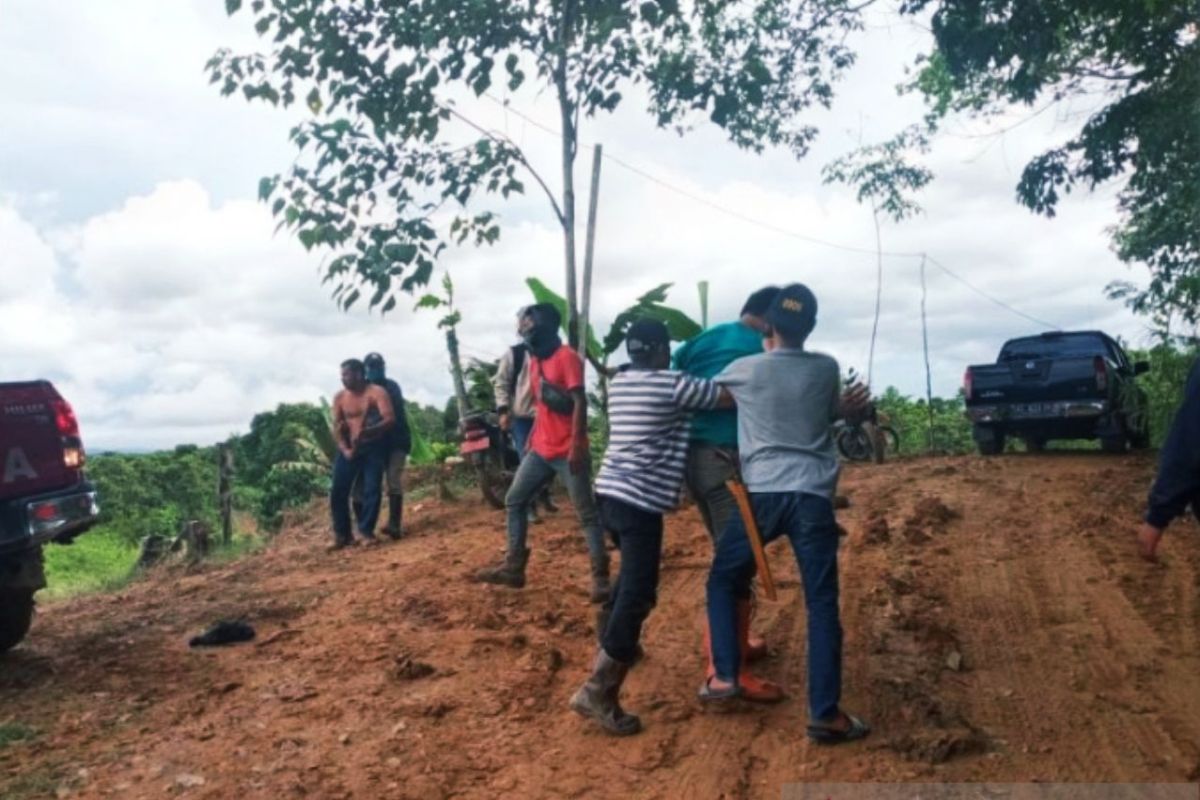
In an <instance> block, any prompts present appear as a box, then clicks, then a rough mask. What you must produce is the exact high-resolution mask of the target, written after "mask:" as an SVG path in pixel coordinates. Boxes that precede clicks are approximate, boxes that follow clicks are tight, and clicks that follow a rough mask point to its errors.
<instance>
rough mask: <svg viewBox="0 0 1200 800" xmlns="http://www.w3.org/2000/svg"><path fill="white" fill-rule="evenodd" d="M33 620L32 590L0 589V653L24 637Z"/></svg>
mask: <svg viewBox="0 0 1200 800" xmlns="http://www.w3.org/2000/svg"><path fill="white" fill-rule="evenodd" d="M32 621H33V592H32V591H30V590H28V589H10V590H7V591H0V653H3V652H6V651H8V650H11V649H12V648H14V647H16V646H17V644H18V643H19V642H20V641H21V640H22V639H24V638H25V634H26V633H28V632H29V624H30V623H31V622H32Z"/></svg>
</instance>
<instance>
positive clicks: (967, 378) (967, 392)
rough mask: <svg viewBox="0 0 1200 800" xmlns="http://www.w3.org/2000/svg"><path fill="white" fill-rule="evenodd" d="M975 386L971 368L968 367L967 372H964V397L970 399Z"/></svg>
mask: <svg viewBox="0 0 1200 800" xmlns="http://www.w3.org/2000/svg"><path fill="white" fill-rule="evenodd" d="M974 388H975V387H974V386H973V385H972V378H971V368H970V367H967V370H966V372H964V373H963V397H964V398H966V399H967V400H970V399H971V391H972V390H973V389H974Z"/></svg>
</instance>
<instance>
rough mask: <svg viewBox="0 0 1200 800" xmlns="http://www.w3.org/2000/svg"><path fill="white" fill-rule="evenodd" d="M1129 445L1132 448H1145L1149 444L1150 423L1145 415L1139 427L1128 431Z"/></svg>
mask: <svg viewBox="0 0 1200 800" xmlns="http://www.w3.org/2000/svg"><path fill="white" fill-rule="evenodd" d="M1129 446H1130V447H1132V448H1133V449H1134V450H1145V449H1146V448H1148V447H1149V446H1150V423H1149V421H1146V420H1145V417H1143V423H1142V426H1141V429H1139V430H1136V431H1130V432H1129Z"/></svg>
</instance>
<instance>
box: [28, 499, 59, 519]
mask: <svg viewBox="0 0 1200 800" xmlns="http://www.w3.org/2000/svg"><path fill="white" fill-rule="evenodd" d="M31 511H32V513H31V514H30V516H32V517H33V518H34V519H35V520H37V521H39V522H46V521H48V520H52V519H54V518H55V517H56V516H58V506H56V505H55V504H54V503H39V504H38V505H36V506H34V507H33V508H32V509H31Z"/></svg>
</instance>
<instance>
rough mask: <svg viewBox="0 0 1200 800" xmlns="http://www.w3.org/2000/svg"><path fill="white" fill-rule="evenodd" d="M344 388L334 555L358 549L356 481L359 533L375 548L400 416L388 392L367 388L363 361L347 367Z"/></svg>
mask: <svg viewBox="0 0 1200 800" xmlns="http://www.w3.org/2000/svg"><path fill="white" fill-rule="evenodd" d="M342 386H344V387H346V388H345V389H343V390H342V391H340V392H338V393H337V396H336V397H335V398H333V437H334V440H335V441H336V442H337V447H338V454H337V458H335V459H334V462H333V486H332V488H331V489H330V492H329V502H330V507H331V511H332V515H333V546H332V548H330V549H332V550H340V549H342V548H343V547H347V546H349V545H352V544H354V537H353V535H352V534H351V531H350V490H351V487H352V486H353V485H354V481H355V479H356V478H357V479H358V480H359V481H360V482H361V484H362V487H363V490H362V491H363V497H362V513H361V514H360V515H359V517H358V520H357V522H358V533H359V535H360V536H362V537H363V539H365V540H366V541H368V542H371V543H374V542H376V541H377V539H376V538H375V523H376V522H377V521H378V519H379V486H380V481H381V480H382V478H383V470H384V467H385V466H386V465H387V455H388V454H387V437H386V436H385V435H384V434H385V433H386V432H387V431H388V430H389V429H390V428H391V427H392V425H393V424H395V421H396V416H395V413H394V412H393V410H392V401H391V399H390V398H389V397H388V393H387V391H386V390H385V389H384V388H383V387H381V386H376V385H374V384H371V383H367V379H366V370H365V368H364V367H363V362H361V361H359V360H358V359H357V358H352V359H349V360H347V361H343V362H342Z"/></svg>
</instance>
